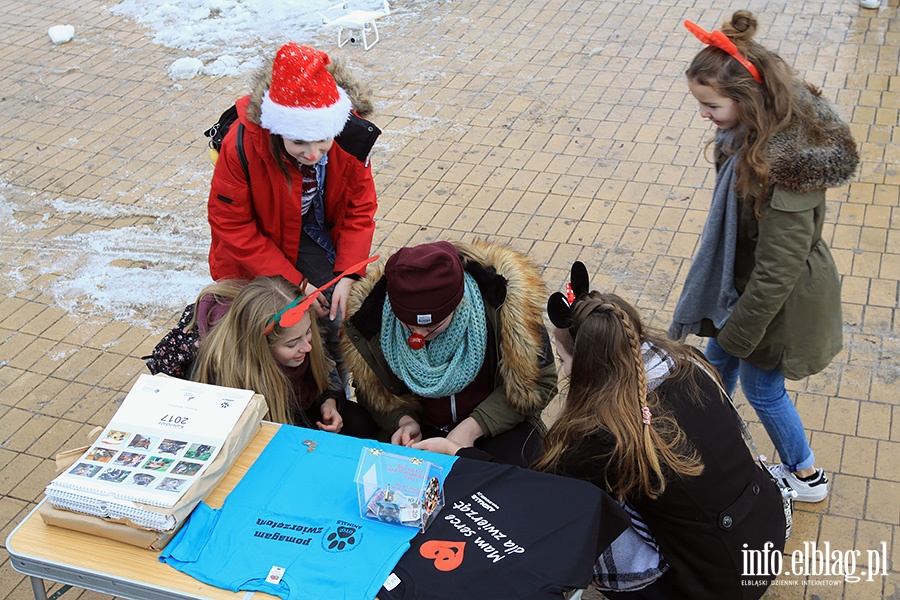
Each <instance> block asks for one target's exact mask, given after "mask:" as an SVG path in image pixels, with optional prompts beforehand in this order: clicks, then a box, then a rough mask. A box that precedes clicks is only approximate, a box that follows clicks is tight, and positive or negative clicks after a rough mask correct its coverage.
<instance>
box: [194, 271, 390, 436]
mask: <svg viewBox="0 0 900 600" xmlns="http://www.w3.org/2000/svg"><path fill="white" fill-rule="evenodd" d="M301 297H302V294H301V292H300V288H299V287H298V286H297V285H294V284H293V283H291V282H289V281H287V280H286V279H284V278H283V277H281V276H275V277H257V278H256V279H254V280H253V281H251V282H249V283H246V282H239V281H227V282H220V283H216V284H213V285H211V286H208V287H207V288H206V289H205V290H204V291H203V292H202V293H201V295H200V298H199V299H198V302H197V304H196V307H197V310H196V315H197V316H196V318H197V320H198V325H199V328H200V331H201V333H202V332H203V331H204V329H208V327H209V326H210V325H211V329H208V334H206V335H205V336H203V338H202V341H201V343H200V352H199V355H198V357H197V361H196V365H195V367H194V376H193V379H194V380H195V381H200V382H203V383H213V384H216V385H223V386H228V387H237V388H244V389H251V390H254V391H256V392H258V393H260V394H263V395H264V396H265V398H266V403H267V405H268V407H269V414H268V417H267V418H268V419H269V420H272V421H275V422H277V423H285V424H289V425H300V426H304V427H314V426H315V427H318V428H319V429H322V430H325V431H332V432H343V433H348V434H350V435H358V436H364V435H367V434H369V433H374V430H371V431H370V430H369V429H368V428H367V427H368V426H369V425H370V424H371V421H370V420H369V419H368V415H367V414H366V413H365V411H363V410H362V409H361V408H360V407H358V405H356V404H355V403H353V402H349V401H347V399H346V395H345V392H344V388H343V384H342V382H341V379H340V377H339V376H338V374H337V371H336V369H335V367H334V361H333V360H332V359H331V358H330V357H329V356H328V355H327V353H326V351H325V348H324V345H323V342H322V337H321V335H320V333H319V329H318V327H317V324H316V319H312V318H310V314H309V312H307V313H305V314H303V316H302V318H301V319H300V320H299V321H298V322H296V323H295V324H292V325H289V326H283V325H282V323H281V317H282V315H283V313H284V312H285V311H286V310H287V309H290V308H291V307H292V306H294V305H296V301H297V300H298V299H300V298H301ZM222 307H225V309H226V310H227V312H226V313H225V314H224V316H219V317H218V318H215V317H213V319H212V320H214V321H215V322H214V323H209V321H210V320H211V319H210V315H215V313H220V312H221V309H222Z"/></svg>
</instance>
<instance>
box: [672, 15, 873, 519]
mask: <svg viewBox="0 0 900 600" xmlns="http://www.w3.org/2000/svg"><path fill="white" fill-rule="evenodd" d="M685 26H686V27H687V29H688V30H689V31H690V32H691V33H693V34H694V36H696V37H697V38H698V40H699V41H700V42H702V43H703V44H706V47H705V48H703V49H702V50H701V51H700V52H699V53H698V54H697V55H696V56H695V57H694V59H693V60H692V61H691V64H690V66H689V67H688V69H687V72H686V76H687V83H688V87H689V88H690V91H691V93H692V94H693V95H694V97H695V98H696V99H697V102H698V103H699V107H700V116H702V117H703V118H705V119H709V120H710V121H712V122H713V124H715V126H716V128H717V134H716V138H715V158H716V170H717V176H716V185H715V190H714V192H713V200H712V203H711V205H710V211H709V216H708V217H707V221H706V225H705V226H704V231H703V236H702V237H701V242H700V247H699V249H698V251H697V254H696V256H695V257H694V260H693V263H692V264H691V268H690V270H689V271H688V275H687V278H686V280H685V283H684V287H683V289H682V292H681V297H680V299H679V301H678V304H677V306H676V308H675V313H674V317H673V323H672V325H671V327H670V328H669V335H670V337H672V339H681V340H683V339H684V338H685V337H686V336H687V335H688V334H696V335H700V336H704V337H709V338H710V341H709V343H708V345H707V347H706V356H707V358H708V359H709V361H710V362H711V363H712V364H713V365H714V366H715V367H716V369H717V370H718V371H719V374H720V375H721V376H722V379H723V380H724V382H725V387H726V389H727V391H728V393H729V394H730V393H733V392H734V390H735V387H736V385H737V380H738V378H739V377H740V380H741V387H742V388H743V391H744V395H745V396H746V397H747V400H748V401H749V402H750V404H751V405H752V406H753V408H754V409H755V410H756V414H757V416H759V419H760V421H762V423H763V425H764V426H765V428H766V431H767V433H768V434H769V437H770V438H771V439H772V442H773V443H774V445H775V448H776V450H777V451H778V455H779V458H780V459H781V462H782V464H776V465H773V466H772V467H771V470H772V472H773V475H774V476H775V477H777V478H779V479H781V480H783V481H784V482H785V483H786V484H787V485H789V486H790V487H792V488H793V489H794V490H795V491H796V492H797V493H798V496H797V500H799V501H804V502H819V501H821V500H823V499H824V498H825V497H826V496H827V494H828V479H827V478H826V477H825V473H824V471H823V470H822V469H820V468H816V467H815V456H814V454H813V451H812V449H811V448H810V446H809V444H808V442H807V439H806V432H805V430H804V428H803V423H802V422H801V420H800V416H799V414H798V413H797V410H796V408H795V407H794V404H793V402H792V401H791V399H790V397H789V396H788V393H787V391H786V389H785V385H784V380H785V377H787V378H788V379H802V378H804V377H807V376H809V375H812V374H814V373H818V372H819V371H821V370H822V369H824V368H825V367H826V366H827V365H828V363H829V362H830V361H831V359H832V358H833V357H834V356H835V355H836V354H837V353H838V352H839V351H840V349H841V341H842V340H841V338H842V332H843V327H842V320H841V290H840V279H839V276H838V272H837V267H836V266H835V263H834V260H833V259H832V257H831V253H830V251H829V249H828V245H827V244H826V243H825V240H824V239H823V238H822V229H823V224H824V221H825V190H826V188H830V187H837V186H840V185H843V184H845V183H846V182H847V181H849V180H850V178H851V177H852V176H853V173H854V171H855V169H856V166H857V163H858V161H859V157H858V154H857V149H856V143H855V142H854V140H853V137H852V136H851V134H850V130H849V128H848V127H847V125H846V124H845V123H844V122H843V121H842V120H841V118H840V116H839V115H838V114H837V112H836V111H835V110H834V108H832V107H831V106H830V105H829V104H828V103H827V102H826V101H825V100H824V99H823V98H822V96H821V92H820V91H819V90H817V89H816V88H814V87H813V86H811V85H809V84H807V83H805V82H804V81H802V80H800V79H799V78H798V77H796V76H795V74H794V73H793V71H792V70H791V68H790V67H789V66H788V65H787V64H786V63H785V62H784V60H782V58H781V57H780V56H778V55H777V54H775V53H774V52H771V51H769V50H767V49H766V48H764V47H762V46H761V45H759V44H757V43H756V42H754V41H753V36H754V34H755V33H756V28H757V22H756V18H755V17H754V16H753V15H752V14H751V13H749V12H747V11H743V10H742V11H737V12H735V13H734V15H733V16H732V18H731V20H730V21H728V22H726V23H725V24H724V25H723V26H722V30H721V31H712V32H707V31H704V30H703V29H702V28H701V27H700V26H698V25H696V24H694V23H691V22H690V21H686V22H685Z"/></svg>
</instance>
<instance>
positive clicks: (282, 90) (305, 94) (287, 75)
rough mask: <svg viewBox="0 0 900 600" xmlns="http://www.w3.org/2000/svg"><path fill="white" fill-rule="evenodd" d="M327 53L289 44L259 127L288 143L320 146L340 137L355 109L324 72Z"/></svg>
mask: <svg viewBox="0 0 900 600" xmlns="http://www.w3.org/2000/svg"><path fill="white" fill-rule="evenodd" d="M330 62H331V61H330V60H329V58H328V55H327V54H325V53H324V52H319V51H318V50H315V49H313V48H310V47H308V46H301V45H299V44H295V43H294V42H290V43H288V44H285V45H284V46H282V47H281V48H280V49H279V50H278V53H277V54H276V55H275V62H274V63H273V65H272V83H271V84H270V85H269V89H268V91H267V92H266V93H265V94H264V95H263V100H262V107H261V113H260V119H259V121H260V124H261V125H262V126H263V127H265V128H266V129H268V130H269V131H271V132H272V133H275V134H277V135H280V136H281V137H283V138H285V139H289V140H301V141H304V142H318V141H321V140H330V139H333V138H335V137H337V136H338V134H339V133H340V132H341V131H342V130H343V129H344V125H345V124H346V123H347V119H349V118H350V110H351V108H352V107H353V106H352V103H351V102H350V98H349V97H348V96H347V93H346V92H344V90H342V89H341V88H340V87H338V85H337V83H335V81H334V77H332V76H331V73H329V72H328V69H326V68H325V65H327V64H329V63H330Z"/></svg>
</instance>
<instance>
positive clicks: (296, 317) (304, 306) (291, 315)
mask: <svg viewBox="0 0 900 600" xmlns="http://www.w3.org/2000/svg"><path fill="white" fill-rule="evenodd" d="M378 258H379V255H377V254H376V255H375V256H370V257H369V258H367V259H365V260H362V261H360V262H358V263H356V264H355V265H353V266H352V267H350V268H349V269H347V270H346V271H344V272H343V273H341V274H340V275H338V276H337V277H335V278H334V279H332V280H331V281H329V282H328V283H326V284H325V285H323V286H320V287H317V288H316V289H315V290H313V291H312V292H310V293H309V294H308V295H306V296H304V295H303V294H300V295H299V296H298V297H297V299H296V300H294V301H293V302H291V303H290V304H288V305H287V306H285V307H284V308H282V309H281V310H279V311H278V312H277V313H275V315H274V316H273V317H271V318H270V319H269V320H268V321H267V322H266V327H265V329H263V335H269V334H270V333H272V331H274V330H275V324H276V323H277V324H278V325H281V326H282V327H293V326H294V325H296V324H297V323H299V322H300V321H302V320H303V315H305V314H306V311H307V310H309V307H310V306H312V303H313V302H315V301H316V298H318V297H319V296H320V295H321V294H322V292H324V291H325V290H327V289H328V288H330V287H331V286H333V285H334V284H335V283H337V282H338V281H340V279H341V278H342V277H344V276H345V275H347V274H349V273H355V272H356V271H358V270H360V269H361V268H363V267H364V266H366V265H367V264H369V263H371V262H375V261H376V260H378Z"/></svg>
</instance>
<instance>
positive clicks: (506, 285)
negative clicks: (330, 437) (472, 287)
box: [341, 242, 557, 436]
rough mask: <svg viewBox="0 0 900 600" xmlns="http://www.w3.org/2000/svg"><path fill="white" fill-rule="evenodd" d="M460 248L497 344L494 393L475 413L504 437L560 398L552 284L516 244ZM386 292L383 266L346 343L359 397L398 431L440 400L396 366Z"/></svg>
mask: <svg viewBox="0 0 900 600" xmlns="http://www.w3.org/2000/svg"><path fill="white" fill-rule="evenodd" d="M454 246H455V247H456V249H457V251H458V252H459V254H460V257H461V258H462V261H463V265H464V266H465V269H466V271H467V272H469V273H470V274H471V275H472V276H473V277H474V278H475V281H476V282H477V283H478V287H479V289H480V290H481V293H482V296H483V298H484V305H485V314H486V316H487V325H488V329H489V334H488V339H489V340H492V341H493V344H489V346H488V349H487V352H486V356H485V361H488V364H489V366H490V367H491V371H490V373H491V388H492V390H493V391H492V392H491V393H490V394H489V395H488V396H487V397H486V398H485V399H484V400H482V401H481V403H480V404H479V405H478V406H477V407H476V408H475V409H474V411H473V412H472V414H471V416H472V418H474V419H475V421H476V422H477V423H478V424H479V425H480V426H481V428H482V430H483V431H484V432H485V435H486V436H496V435H499V434H501V433H503V432H505V431H508V430H510V429H512V428H513V427H514V426H516V425H517V424H519V423H521V422H522V421H524V420H525V419H526V418H527V417H532V419H529V420H534V418H539V415H540V412H541V410H542V409H543V408H544V407H545V406H546V405H547V403H548V402H550V400H552V399H553V397H554V396H555V395H556V391H557V389H556V383H557V373H556V365H555V363H554V360H553V352H552V350H551V347H550V340H549V336H548V335H547V330H546V328H545V327H544V323H543V317H542V314H543V313H542V311H543V305H544V302H545V300H546V294H545V292H544V284H543V282H542V281H541V279H540V276H539V274H538V273H537V270H536V269H535V268H534V266H532V265H531V263H530V262H529V261H528V260H527V259H526V258H525V257H524V256H522V255H521V254H519V253H518V252H515V251H513V250H511V249H509V248H506V247H504V246H499V245H494V244H489V243H486V242H473V243H463V242H454ZM386 293H387V282H386V281H385V279H384V277H383V269H381V268H378V269H376V270H372V271H371V272H370V273H369V275H368V276H367V277H366V278H365V279H363V280H362V281H360V282H357V283H356V284H355V285H354V286H353V291H352V292H351V294H350V299H349V301H348V306H347V312H348V316H347V318H346V319H345V321H344V335H343V336H342V339H341V348H342V350H343V355H344V366H345V367H346V368H347V369H348V370H349V371H350V372H351V373H353V382H354V385H355V386H356V396H357V400H358V401H359V402H360V403H361V404H363V405H364V406H365V407H366V408H367V409H368V410H369V412H370V413H372V416H373V417H374V418H375V420H376V421H377V422H378V424H379V425H380V426H381V427H382V428H383V429H385V430H386V431H388V432H393V431H395V430H396V429H397V422H398V421H399V420H400V418H401V417H402V416H404V415H410V416H412V417H414V418H416V417H417V415H418V414H419V413H420V412H421V407H422V405H421V403H423V402H437V401H440V400H436V399H430V398H421V397H419V396H416V395H415V394H413V393H412V392H410V390H409V388H408V387H407V386H406V384H405V383H404V382H403V381H402V380H401V379H400V378H399V377H397V376H396V375H395V374H394V373H393V371H391V369H390V367H389V366H388V364H387V362H386V360H385V358H384V354H383V353H382V351H381V343H380V338H381V310H382V306H383V305H384V302H385V301H386V297H387V296H386Z"/></svg>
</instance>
